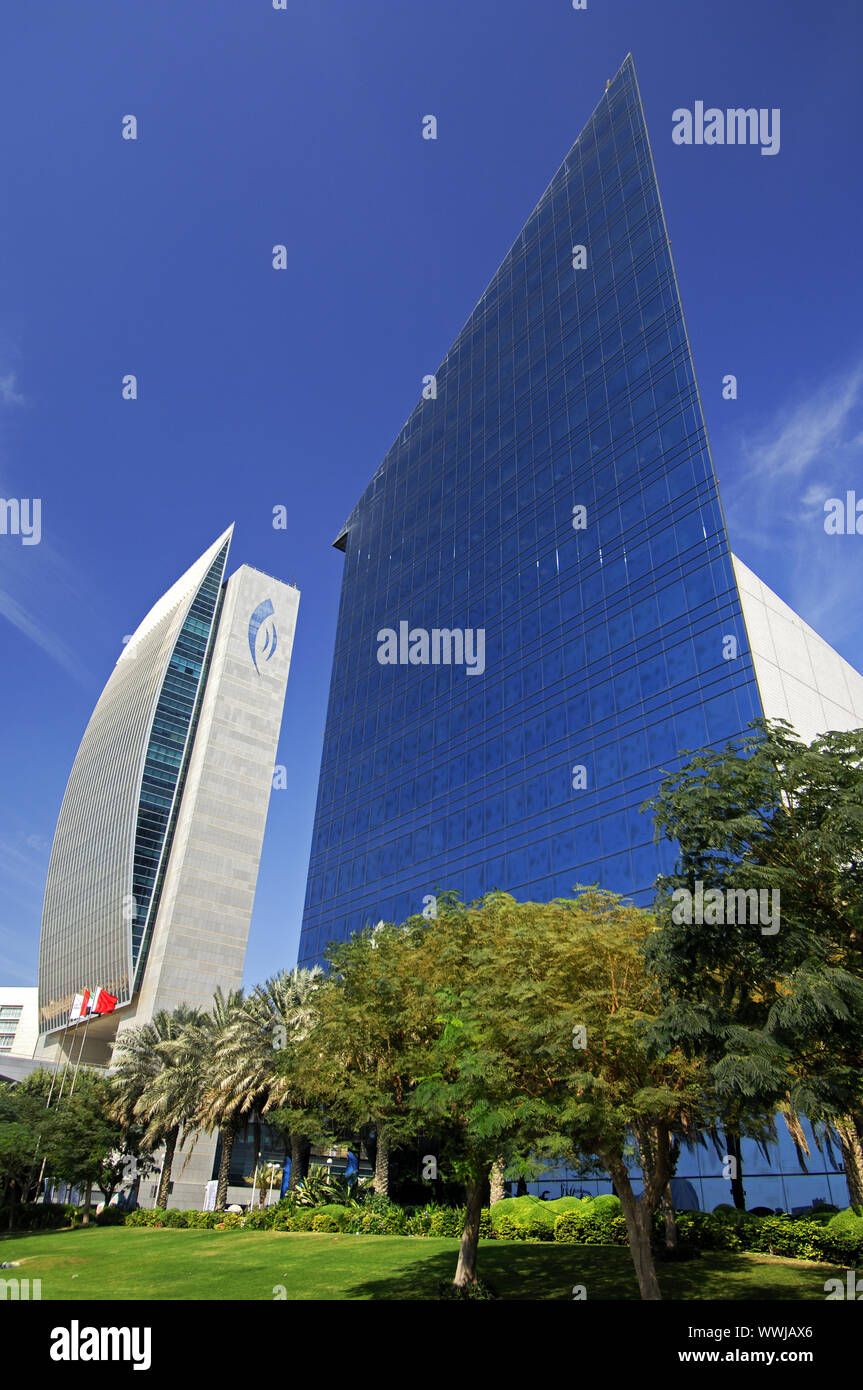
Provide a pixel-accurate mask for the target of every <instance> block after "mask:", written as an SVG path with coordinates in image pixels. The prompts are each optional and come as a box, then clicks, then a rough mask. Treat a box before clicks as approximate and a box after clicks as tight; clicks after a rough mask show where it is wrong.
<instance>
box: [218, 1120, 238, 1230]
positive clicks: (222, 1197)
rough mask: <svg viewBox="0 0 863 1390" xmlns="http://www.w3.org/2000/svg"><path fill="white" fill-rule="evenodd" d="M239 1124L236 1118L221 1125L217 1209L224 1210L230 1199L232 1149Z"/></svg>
mask: <svg viewBox="0 0 863 1390" xmlns="http://www.w3.org/2000/svg"><path fill="white" fill-rule="evenodd" d="M238 1128H239V1125H238V1123H237V1121H236V1120H228V1121H227V1122H226V1123H225V1124H223V1125H222V1127H221V1131H220V1134H221V1139H222V1159H221V1162H220V1164H219V1184H218V1187H217V1188H216V1211H224V1210H225V1203H226V1202H227V1200H228V1173H229V1172H230V1168H231V1151H232V1149H233V1147H234V1140H235V1138H236V1137H237V1130H238Z"/></svg>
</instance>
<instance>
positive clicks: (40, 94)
mask: <svg viewBox="0 0 863 1390" xmlns="http://www.w3.org/2000/svg"><path fill="white" fill-rule="evenodd" d="M861 39H863V19H861V14H860V10H859V7H858V6H856V5H855V4H853V3H851V0H848V3H833V4H831V5H830V6H829V7H827V9H826V10H825V9H824V8H818V7H814V6H813V5H811V4H810V3H803V2H802V0H781V3H780V0H728V3H725V4H723V5H708V4H707V3H706V2H703V0H695V3H692V4H690V5H689V6H682V5H680V4H679V3H676V4H671V3H667V0H662V2H661V3H649V0H622V2H620V0H618V2H614V3H613V2H612V0H588V8H587V10H586V11H580V12H576V11H573V9H572V6H571V0H530V3H529V2H528V0H438V2H437V3H436V4H434V5H421V4H419V3H416V0H366V3H362V4H358V3H356V0H287V10H286V11H275V10H273V8H272V0H208V2H207V3H202V0H183V3H182V4H180V5H178V4H176V3H175V0H172V2H171V3H168V0H147V3H146V4H138V5H117V4H116V3H113V0H78V3H76V4H75V5H70V4H68V3H61V0H44V3H40V4H39V5H29V6H19V7H15V8H14V9H13V10H11V11H10V12H8V13H7V14H6V15H4V19H3V22H2V44H0V122H2V129H3V131H4V132H5V134H6V139H5V141H4V152H3V158H2V165H3V174H2V182H0V187H2V190H3V203H4V210H3V216H2V218H0V496H3V497H28V498H29V497H40V498H41V499H42V507H43V520H42V530H43V536H42V541H41V543H40V544H39V545H35V546H23V545H22V544H21V543H20V540H19V538H17V537H11V536H0V670H2V682H0V730H2V796H0V983H2V984H6V985H12V984H35V981H36V964H37V955H38V936H39V920H40V913H41V902H42V891H43V886H44V878H45V872H46V869H47V863H48V852H49V848H50V842H51V837H52V834H53V830H54V824H55V820H56V816H57V812H58V809H59V805H60V800H61V797H62V794H63V789H64V786H65V782H66V778H67V776H68V773H69V769H70V766H71V763H72V759H73V757H74V754H75V751H76V748H77V745H78V742H79V740H80V736H81V733H82V731H83V728H84V726H85V724H86V722H87V719H88V718H89V715H90V713H91V711H92V707H93V705H94V703H95V701H96V699H97V698H98V695H99V692H100V690H101V688H102V686H103V685H104V683H105V681H106V679H107V677H108V675H109V674H110V671H111V668H112V666H113V663H114V661H115V660H116V657H117V655H118V653H119V651H120V647H121V644H122V640H123V637H124V635H126V634H128V633H130V632H132V631H133V630H134V628H135V627H136V626H137V624H138V622H139V621H140V619H141V618H142V617H143V615H144V613H145V612H146V611H147V609H148V608H149V606H150V605H151V603H152V602H153V601H154V599H155V598H156V597H158V595H159V594H160V593H161V592H163V591H164V590H165V589H166V588H167V587H168V586H169V585H170V584H171V583H172V582H173V581H174V579H176V578H177V577H178V576H179V574H180V573H181V572H182V571H183V570H184V569H185V568H186V567H187V566H188V565H189V564H190V563H191V561H192V560H193V559H194V558H195V557H196V556H197V555H198V554H199V553H200V552H202V551H203V550H204V549H205V548H206V547H207V546H208V545H209V544H210V542H211V541H212V540H213V539H214V538H215V537H216V536H217V535H218V534H219V533H220V532H221V531H222V530H224V528H225V527H226V526H227V525H228V523H229V522H231V521H236V523H237V529H236V533H235V541H234V546H233V550H232V556H231V563H232V568H235V567H236V566H237V565H238V564H240V563H243V562H247V563H249V564H252V565H255V566H256V567H257V568H259V569H263V570H266V571H268V572H270V573H272V574H274V575H276V576H278V577H282V578H285V579H291V578H294V579H296V582H297V583H298V584H299V586H300V589H301V591H302V598H301V603H300V617H299V626H298V630H297V637H296V643H295V647H294V657H293V666H292V671H291V677H290V682H289V686H288V695H287V704H286V711H285V721H284V726H283V731H282V739H281V744H280V751H279V759H278V760H279V762H281V763H284V764H286V766H287V767H288V770H289V773H288V782H289V786H288V789H287V790H285V791H278V792H275V793H274V794H273V798H272V805H271V810H270V818H269V823H268V830H267V838H266V841H265V845H264V856H263V864H262V869H261V877H260V881H259V888H258V896H257V901H256V906H255V913H254V918H253V922H252V932H251V938H250V945H249V954H248V959H247V979H248V981H249V982H254V981H255V980H256V979H259V978H261V977H263V976H264V975H265V974H268V973H271V972H272V971H274V970H275V969H277V968H279V967H280V966H281V965H291V964H293V962H294V960H295V958H296V945H297V940H298V936H299V927H300V919H301V914H302V903H303V895H304V889H305V875H306V867H307V860H308V851H309V843H310V838H311V827H312V818H313V814H314V801H315V792H316V786H317V775H318V765H319V759H320V751H321V743H322V734H323V727H324V720H325V713H326V699H327V691H328V686H329V672H330V661H331V656H332V647H333V638H334V632H335V622H336V614H337V604H338V595H339V586H340V579H341V566H342V558H341V556H340V555H339V553H338V552H337V551H334V550H332V549H331V541H332V539H333V537H334V536H335V535H336V534H337V532H338V530H339V528H340V526H341V523H342V522H343V521H344V519H345V518H346V516H347V515H348V513H349V512H350V510H351V509H352V507H353V505H354V503H355V502H356V500H357V498H358V497H359V495H360V493H361V492H362V490H363V488H364V486H365V484H366V482H367V481H368V479H369V478H370V477H371V475H372V473H373V472H374V471H375V469H376V468H377V466H378V464H379V462H380V460H381V458H382V457H383V455H384V453H385V452H386V450H387V448H388V447H389V445H390V444H391V442H392V440H393V438H394V437H395V435H396V433H397V432H398V430H399V429H400V427H401V425H402V423H403V422H404V420H405V418H406V417H407V415H408V414H409V413H410V411H411V409H412V408H413V405H414V404H415V402H416V400H417V398H418V396H419V394H420V391H421V387H422V378H423V376H424V375H425V374H426V373H429V372H433V371H434V370H435V368H436V367H437V365H438V364H439V362H440V361H441V359H442V358H443V356H444V355H445V353H446V351H447V349H448V347H449V345H450V343H451V342H452V340H453V339H454V337H455V336H456V334H457V332H458V331H459V329H460V328H461V326H462V324H463V323H464V321H465V319H466V318H467V317H468V315H469V313H470V311H471V310H472V308H473V306H474V305H475V303H476V301H477V300H478V299H479V297H480V295H481V294H482V291H483V290H484V288H485V285H486V284H487V282H488V280H489V279H490V278H491V275H492V274H493V272H494V270H495V269H496V267H497V266H498V264H499V263H500V261H501V259H502V258H503V256H504V254H505V253H506V250H507V248H508V246H509V244H510V242H511V241H512V240H513V238H514V237H515V235H516V234H517V232H518V230H519V228H520V227H521V225H522V223H523V222H524V220H525V219H526V217H527V216H528V214H529V213H530V211H531V209H532V208H533V206H534V204H535V203H536V202H537V200H538V198H539V196H540V194H541V193H542V191H543V189H544V188H545V186H546V184H547V183H548V182H549V180H550V179H551V177H552V175H553V173H554V171H555V169H556V168H557V166H558V164H559V163H560V161H561V159H562V158H563V156H564V155H565V153H566V151H567V150H568V148H569V146H570V145H571V143H572V142H573V140H574V139H575V137H576V136H577V134H578V132H579V130H580V129H581V127H582V125H583V123H584V121H585V120H586V119H587V117H588V116H589V114H590V112H591V110H592V109H593V107H594V105H595V104H596V102H597V101H598V99H599V97H600V96H601V93H602V91H603V89H604V86H605V81H606V79H607V78H608V77H611V76H612V74H613V73H614V72H615V71H616V70H617V68H618V67H619V65H620V63H621V61H622V60H623V58H624V57H625V55H626V53H627V51H628V50H632V52H633V54H634V57H635V62H636V67H637V71H638V76H639V81H640V84H641V89H642V97H643V100H644V105H645V111H646V114H647V120H648V124H649V127H650V132H651V139H652V143H653V149H654V157H655V160H656V165H657V172H658V175H659V180H660V187H661V191H662V197H663V203H664V206H665V212H666V217H667V219H668V223H669V230H670V234H671V239H672V247H673V252H674V256H675V261H676V266H677V272H678V277H679V280H680V286H681V292H682V295H683V301H684V307H685V311H686V315H687V323H688V328H689V333H690V337H691V340H692V346H693V352H694V356H695V364H696V370H697V372H698V376H699V381H700V385H701V390H702V396H703V401H704V407H705V412H706V415H707V423H708V428H709V430H710V434H711V441H712V445H713V452H714V458H715V462H716V467H717V472H718V475H719V481H720V487H721V491H722V497H723V502H724V505H725V509H726V514H727V518H728V522H729V530H730V533H731V541H732V546H733V547H734V549H735V550H736V551H737V553H738V554H740V556H741V558H742V559H744V560H745V561H746V562H747V563H748V564H749V565H750V566H751V567H752V568H753V569H755V570H756V572H757V573H758V574H759V575H760V576H761V578H762V579H764V580H765V582H766V583H768V584H769V585H771V587H773V588H774V589H776V590H777V592H778V593H779V594H780V595H781V596H782V597H783V598H784V599H785V600H786V601H787V602H789V603H791V604H792V606H793V607H795V608H796V609H797V611H798V612H799V613H800V614H801V615H802V616H803V617H804V618H805V619H806V620H807V621H808V622H810V623H812V625H813V626H815V627H816V628H818V630H819V631H820V632H821V633H822V635H823V636H824V637H825V638H826V639H827V640H828V641H830V642H831V643H832V644H833V645H834V646H836V647H837V648H838V650H839V651H840V652H841V653H842V655H843V656H845V657H846V659H848V660H849V661H851V662H852V663H853V664H854V665H856V666H857V667H858V668H861V667H863V630H861V624H860V617H859V615H860V593H861V575H863V537H859V536H858V537H851V536H846V537H828V536H826V535H825V534H824V530H823V524H822V519H823V503H824V500H825V499H826V498H828V497H831V496H835V495H843V494H844V493H845V491H846V489H850V488H854V487H855V485H856V487H857V489H858V492H859V494H860V496H861V497H863V474H861V468H860V458H861V445H863V331H861V322H863V314H861V303H860V282H861V276H860V267H859V255H860V231H859V228H860V216H861V198H860V176H859V170H860V144H859V141H860V119H859V114H860V113H859V53H860V48H861ZM696 100H703V101H704V102H705V104H706V105H708V106H710V105H715V106H718V107H723V108H724V107H727V106H755V107H758V108H761V107H767V108H774V107H778V108H780V110H781V113H782V114H781V150H780V152H779V154H778V155H776V156H775V157H764V156H761V155H760V153H759V151H758V149H757V148H748V147H746V148H738V147H724V148H723V147H715V148H707V147H700V148H699V147H684V146H677V145H675V144H673V142H672V139H671V130H672V119H671V116H672V111H673V110H674V109H675V108H677V107H683V106H688V107H690V108H691V107H692V105H693V104H694V102H695V101H696ZM129 113H131V114H134V115H136V117H137V119H138V122H139V138H138V140H137V141H136V142H131V141H124V140H123V139H122V138H121V122H122V118H123V116H124V115H126V114H129ZM429 113H431V114H434V115H436V116H437V118H438V122H439V138H438V140H437V141H436V142H431V141H425V140H423V139H422V138H421V121H422V118H423V116H424V115H426V114H429ZM275 243H284V244H285V245H286V246H287V248H288V268H287V270H286V271H284V272H276V271H274V270H273V269H272V266H271V248H272V246H273V245H274V244H275ZM128 372H133V373H135V374H136V375H137V377H138V381H139V399H138V400H137V401H135V402H124V401H123V400H122V399H121V389H120V383H121V379H122V377H123V375H124V374H125V373H128ZM728 372H733V373H735V374H736V375H737V377H738V379H739V398H738V400H737V401H734V402H726V401H723V400H722V396H721V381H722V377H723V375H724V374H725V373H728ZM280 503H286V504H288V528H287V530H286V531H274V530H273V528H272V511H273V507H274V506H277V505H278V504H280Z"/></svg>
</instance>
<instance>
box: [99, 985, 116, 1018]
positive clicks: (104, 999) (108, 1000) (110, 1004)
mask: <svg viewBox="0 0 863 1390" xmlns="http://www.w3.org/2000/svg"><path fill="white" fill-rule="evenodd" d="M116 1007H117V995H116V994H109V993H108V991H107V990H106V989H97V991H96V1002H95V1003H94V1005H93V1013H94V1014H110V1013H113V1012H114V1010H115V1009H116Z"/></svg>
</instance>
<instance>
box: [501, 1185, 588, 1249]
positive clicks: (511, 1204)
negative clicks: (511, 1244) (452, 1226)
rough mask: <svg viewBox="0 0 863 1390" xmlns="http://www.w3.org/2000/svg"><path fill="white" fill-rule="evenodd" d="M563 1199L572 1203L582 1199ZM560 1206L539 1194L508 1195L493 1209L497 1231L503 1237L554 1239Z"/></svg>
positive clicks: (507, 1238) (514, 1238)
mask: <svg viewBox="0 0 863 1390" xmlns="http://www.w3.org/2000/svg"><path fill="white" fill-rule="evenodd" d="M558 1200H561V1199H558ZM562 1200H563V1201H569V1202H570V1203H571V1202H572V1201H573V1200H575V1201H578V1200H579V1199H578V1198H575V1199H573V1198H563V1199H562ZM556 1205H557V1203H556V1202H543V1201H542V1200H541V1198H539V1197H531V1196H528V1197H506V1198H504V1200H503V1201H502V1202H495V1204H494V1206H493V1207H492V1209H491V1225H492V1228H493V1230H494V1233H495V1235H496V1236H497V1237H498V1239H499V1240H554V1223H555V1220H556V1219H557V1216H556V1213H555V1210H554V1208H555V1207H556Z"/></svg>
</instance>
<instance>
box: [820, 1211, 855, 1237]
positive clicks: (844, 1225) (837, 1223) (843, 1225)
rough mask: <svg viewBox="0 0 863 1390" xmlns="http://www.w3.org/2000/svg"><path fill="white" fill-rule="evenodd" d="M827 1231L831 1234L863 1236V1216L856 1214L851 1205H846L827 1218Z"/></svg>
mask: <svg viewBox="0 0 863 1390" xmlns="http://www.w3.org/2000/svg"><path fill="white" fill-rule="evenodd" d="M827 1231H828V1233H829V1234H830V1235H831V1236H843V1237H845V1236H851V1237H858V1238H863V1216H858V1214H857V1212H856V1211H855V1210H854V1208H853V1207H846V1208H845V1210H844V1211H837V1212H836V1214H835V1215H834V1216H831V1217H830V1218H829V1220H828V1221H827Z"/></svg>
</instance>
